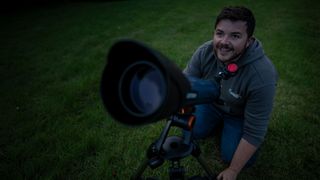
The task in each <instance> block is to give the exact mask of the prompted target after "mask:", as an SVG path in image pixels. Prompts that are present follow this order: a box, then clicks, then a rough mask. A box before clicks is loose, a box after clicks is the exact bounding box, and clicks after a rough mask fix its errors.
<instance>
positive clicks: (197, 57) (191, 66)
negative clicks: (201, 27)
mask: <svg viewBox="0 0 320 180" xmlns="http://www.w3.org/2000/svg"><path fill="white" fill-rule="evenodd" d="M202 58H203V48H201V47H200V48H198V49H197V50H196V52H195V53H194V54H193V55H192V57H191V59H190V61H189V62H188V64H187V66H186V68H185V69H184V70H183V73H184V74H186V75H188V76H192V77H198V78H200V77H201V59H202Z"/></svg>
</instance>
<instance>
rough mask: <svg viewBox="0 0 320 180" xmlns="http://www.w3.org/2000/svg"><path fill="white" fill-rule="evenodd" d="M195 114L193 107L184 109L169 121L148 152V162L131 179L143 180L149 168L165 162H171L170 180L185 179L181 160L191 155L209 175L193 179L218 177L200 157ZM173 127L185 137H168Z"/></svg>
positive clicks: (154, 167)
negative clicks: (193, 130)
mask: <svg viewBox="0 0 320 180" xmlns="http://www.w3.org/2000/svg"><path fill="white" fill-rule="evenodd" d="M193 112H194V107H193V106H192V107H186V108H182V109H180V111H179V112H178V113H177V114H175V115H172V116H170V117H169V118H168V119H167V123H166V126H165V128H164V129H163V131H162V132H161V135H160V137H159V139H158V140H156V141H155V142H153V143H152V144H151V145H150V146H149V149H148V150H147V160H146V161H144V162H143V163H142V164H141V166H140V167H139V169H138V170H137V172H136V174H135V175H134V176H133V177H132V178H131V179H142V178H141V176H142V174H143V172H144V170H145V169H146V168H147V166H149V167H150V168H151V169H156V168H157V167H159V166H161V165H162V164H163V163H164V161H165V160H169V161H170V162H171V166H170V167H169V177H170V180H176V179H185V169H184V167H183V166H181V165H180V160H181V159H183V158H185V157H187V156H189V155H192V156H194V157H195V158H196V159H197V160H198V162H199V163H200V165H201V166H202V167H203V169H204V170H205V171H206V173H207V177H200V176H194V177H193V178H192V179H214V178H215V177H216V176H215V175H214V173H213V172H212V171H211V170H210V167H209V166H208V165H207V164H206V162H205V160H204V159H203V158H202V156H200V154H201V150H200V147H199V146H198V145H197V144H196V143H195V142H194V141H193V140H192V128H193V125H194V123H195V120H196V118H195V116H194V115H193V114H192V113H193ZM172 126H176V127H179V128H182V129H183V132H184V136H183V137H179V136H170V137H168V133H169V131H170V128H171V127H172Z"/></svg>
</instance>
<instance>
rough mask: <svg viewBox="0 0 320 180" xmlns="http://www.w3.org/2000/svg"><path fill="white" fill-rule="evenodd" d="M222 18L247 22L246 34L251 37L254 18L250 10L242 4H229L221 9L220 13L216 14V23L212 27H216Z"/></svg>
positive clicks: (254, 22) (254, 24)
mask: <svg viewBox="0 0 320 180" xmlns="http://www.w3.org/2000/svg"><path fill="white" fill-rule="evenodd" d="M223 19H229V20H231V21H245V22H246V23H247V34H248V37H251V36H252V35H253V32H254V28H255V26H256V20H255V18H254V16H253V13H252V12H251V10H249V9H248V8H246V7H242V6H229V7H225V8H223V9H222V11H221V12H220V14H219V15H218V16H217V19H216V24H215V26H214V28H216V27H217V25H218V23H219V22H220V21H221V20H223Z"/></svg>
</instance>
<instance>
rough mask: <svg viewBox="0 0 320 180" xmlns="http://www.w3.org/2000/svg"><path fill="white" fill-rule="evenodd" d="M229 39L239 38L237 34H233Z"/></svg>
mask: <svg viewBox="0 0 320 180" xmlns="http://www.w3.org/2000/svg"><path fill="white" fill-rule="evenodd" d="M231 37H232V38H233V39H239V38H240V36H239V35H237V34H234V35H232V36H231Z"/></svg>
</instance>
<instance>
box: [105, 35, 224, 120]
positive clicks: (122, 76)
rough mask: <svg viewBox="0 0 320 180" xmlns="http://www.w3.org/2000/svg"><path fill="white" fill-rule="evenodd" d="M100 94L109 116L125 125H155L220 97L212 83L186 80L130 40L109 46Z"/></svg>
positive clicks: (159, 56) (158, 55) (175, 68)
mask: <svg viewBox="0 0 320 180" xmlns="http://www.w3.org/2000/svg"><path fill="white" fill-rule="evenodd" d="M100 91H101V97H102V101H103V104H104V106H105V108H106V110H107V111H108V112H109V114H110V115H111V116H112V117H113V118H114V119H115V120H117V121H119V122H121V123H124V124H127V125H142V124H148V123H152V122H156V121H159V120H161V119H164V118H166V117H168V116H170V115H172V114H175V113H177V112H178V111H179V110H180V109H181V108H183V107H187V106H193V105H196V104H204V103H213V101H214V100H215V99H217V97H218V96H219V94H220V92H219V91H220V90H219V85H218V84H217V82H216V81H215V80H202V79H199V78H195V77H188V76H186V75H184V74H183V72H182V71H181V70H180V69H179V67H178V66H177V65H175V64H174V63H173V62H172V61H171V60H169V59H168V58H166V57H165V56H164V55H162V54H161V53H160V52H158V51H156V50H154V49H152V48H150V47H148V46H147V45H145V44H143V43H141V42H138V41H135V40H130V39H124V40H120V41H117V42H116V43H114V44H113V45H112V46H111V48H110V50H109V53H108V55H107V63H106V66H105V68H104V70H103V74H102V79H101V86H100Z"/></svg>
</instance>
